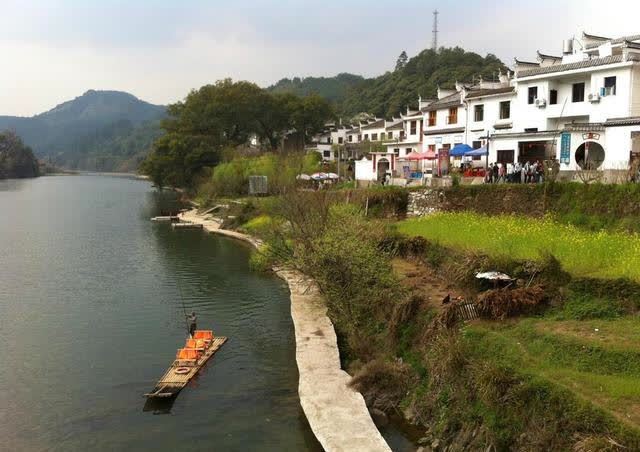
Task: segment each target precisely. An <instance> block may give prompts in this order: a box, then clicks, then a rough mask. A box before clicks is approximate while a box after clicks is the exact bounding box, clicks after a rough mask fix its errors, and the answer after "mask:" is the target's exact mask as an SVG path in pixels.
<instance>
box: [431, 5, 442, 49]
mask: <svg viewBox="0 0 640 452" xmlns="http://www.w3.org/2000/svg"><path fill="white" fill-rule="evenodd" d="M438 14H440V13H439V12H438V10H437V9H436V10H435V11H434V12H433V41H432V42H431V48H432V49H433V50H438Z"/></svg>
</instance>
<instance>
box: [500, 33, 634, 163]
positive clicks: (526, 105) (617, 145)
mask: <svg viewBox="0 0 640 452" xmlns="http://www.w3.org/2000/svg"><path fill="white" fill-rule="evenodd" d="M637 41H640V35H636V36H630V37H626V38H619V39H608V38H602V37H597V36H593V35H588V34H586V33H585V34H583V35H582V39H580V40H578V39H573V40H568V41H565V45H564V49H563V55H562V57H560V56H558V57H554V56H549V55H545V54H541V53H540V52H538V61H537V63H525V62H522V61H518V60H516V72H515V77H514V79H513V80H512V82H511V83H512V85H513V88H514V94H513V96H512V97H511V98H510V102H511V108H510V109H511V112H510V113H511V115H510V116H511V118H510V119H511V121H510V123H506V122H505V124H503V125H502V127H500V123H499V122H498V121H499V120H500V112H499V115H498V117H496V116H493V117H492V118H490V119H489V120H490V121H493V120H496V124H495V125H494V127H493V129H491V130H489V132H490V134H491V140H490V148H489V149H490V154H489V160H490V161H500V162H509V161H520V162H525V161H534V160H545V159H557V160H558V161H559V162H560V170H561V171H576V170H579V169H581V168H585V167H588V168H598V169H601V170H607V171H612V170H623V169H626V168H628V165H629V162H630V159H631V158H633V157H632V154H633V153H634V152H635V153H637V152H640V149H639V148H638V147H639V146H640V144H639V143H638V135H639V134H638V132H639V131H640V43H638V42H637ZM506 100H507V99H506V98H505V101H506ZM496 125H498V127H496Z"/></svg>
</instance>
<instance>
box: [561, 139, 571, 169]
mask: <svg viewBox="0 0 640 452" xmlns="http://www.w3.org/2000/svg"><path fill="white" fill-rule="evenodd" d="M570 162H571V134H570V133H568V132H563V133H562V135H561V136H560V163H564V164H567V165H568V164H569V163H570Z"/></svg>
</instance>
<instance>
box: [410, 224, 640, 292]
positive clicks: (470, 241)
mask: <svg viewBox="0 0 640 452" xmlns="http://www.w3.org/2000/svg"><path fill="white" fill-rule="evenodd" d="M398 229H399V231H400V232H401V233H403V234H406V235H409V236H422V237H425V238H427V239H429V240H432V241H436V242H439V243H441V244H442V245H445V246H453V247H458V248H464V249H467V250H476V251H481V252H483V253H486V254H488V255H490V256H493V257H507V258H510V259H538V258H539V257H540V256H541V255H542V254H543V253H551V254H553V255H554V256H555V257H556V258H557V259H558V260H559V261H560V262H561V263H562V265H563V268H564V269H565V270H567V271H568V272H570V273H572V274H574V275H576V276H591V277H597V278H629V279H633V280H635V281H640V237H639V236H635V235H629V234H625V233H614V232H605V231H600V232H590V231H585V230H582V229H578V228H576V227H573V226H569V225H563V224H560V223H556V222H554V221H552V220H551V219H532V218H524V217H516V216H506V215H503V216H495V217H487V216H482V215H479V214H474V213H469V212H463V213H440V214H436V215H432V216H429V217H425V218H419V219H410V220H405V221H403V222H401V223H400V224H399V225H398Z"/></svg>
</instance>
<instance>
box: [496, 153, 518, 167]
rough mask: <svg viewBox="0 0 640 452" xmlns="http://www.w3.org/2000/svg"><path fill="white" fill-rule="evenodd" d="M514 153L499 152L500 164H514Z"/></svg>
mask: <svg viewBox="0 0 640 452" xmlns="http://www.w3.org/2000/svg"><path fill="white" fill-rule="evenodd" d="M514 154H515V153H514V151H513V150H508V151H498V156H497V157H498V163H502V164H506V163H513V157H514Z"/></svg>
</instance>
